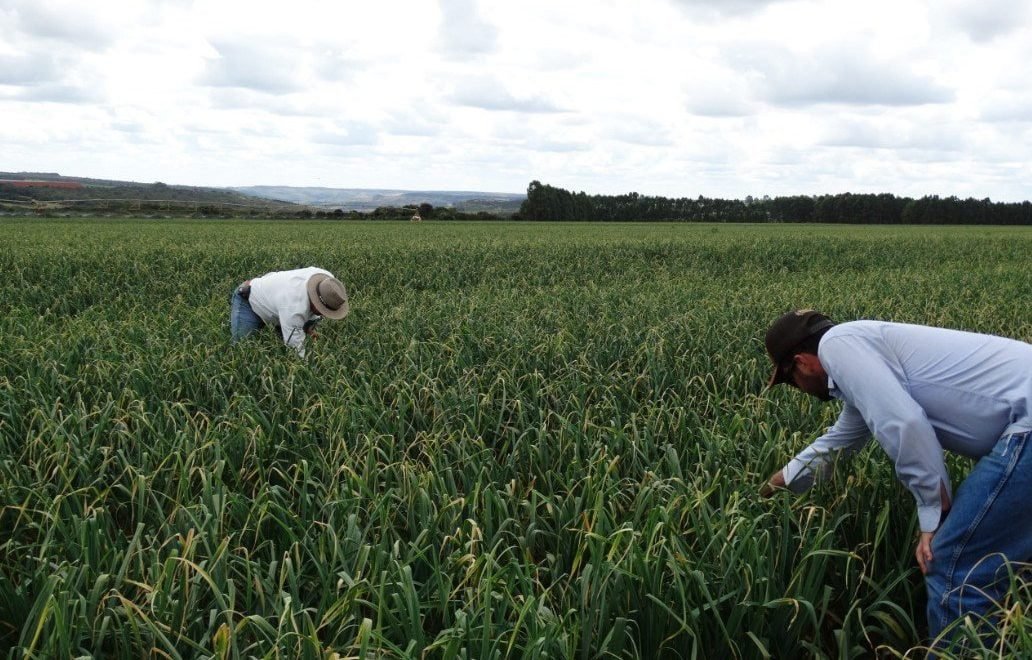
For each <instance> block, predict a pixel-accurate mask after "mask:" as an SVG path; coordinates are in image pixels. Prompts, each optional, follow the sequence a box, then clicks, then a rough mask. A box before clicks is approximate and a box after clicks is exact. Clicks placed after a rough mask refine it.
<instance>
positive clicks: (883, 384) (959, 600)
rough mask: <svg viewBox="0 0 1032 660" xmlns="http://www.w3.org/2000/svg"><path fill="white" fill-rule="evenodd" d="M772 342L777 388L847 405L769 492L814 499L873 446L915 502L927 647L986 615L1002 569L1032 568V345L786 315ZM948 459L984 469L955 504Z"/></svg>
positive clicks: (1002, 581) (1001, 586)
mask: <svg viewBox="0 0 1032 660" xmlns="http://www.w3.org/2000/svg"><path fill="white" fill-rule="evenodd" d="M766 345H767V353H768V355H769V356H770V359H771V361H772V362H773V363H774V373H773V374H772V375H771V378H770V383H769V384H770V385H775V384H777V383H787V384H789V385H792V386H794V387H796V388H798V389H800V390H802V391H803V392H805V393H807V394H810V395H812V396H815V397H817V398H818V399H820V400H822V401H829V400H831V399H833V398H834V399H839V400H841V401H842V402H843V406H842V412H841V413H840V414H839V417H838V420H837V421H836V422H835V424H834V426H832V427H831V428H829V429H828V430H827V431H826V432H825V433H824V435H822V436H820V437H819V438H817V439H816V440H815V441H814V442H813V443H812V444H811V445H810V446H809V447H807V448H806V449H804V450H803V451H802V452H801V453H800V454H799V455H798V456H796V457H795V458H793V459H792V460H791V461H789V463H788V465H786V466H785V467H784V468H783V469H782V470H779V471H778V472H775V473H774V474H773V475H772V476H771V478H770V481H769V482H768V484H767V485H766V486H765V487H764V489H763V491H762V493H763V494H764V495H769V494H770V493H772V492H773V490H774V489H776V488H778V487H782V486H787V487H788V488H789V489H791V490H793V491H795V492H802V491H804V490H806V489H807V488H809V487H810V485H811V484H812V483H813V479H814V476H815V474H817V473H820V472H824V471H826V470H828V469H830V467H831V461H833V460H834V458H835V453H836V452H837V451H839V450H845V452H846V453H853V452H855V451H856V450H858V449H859V448H860V447H862V446H863V445H864V444H866V443H867V441H868V440H869V439H870V438H871V436H872V435H873V436H874V437H875V438H876V439H877V441H878V444H880V445H881V447H882V449H884V450H885V453H886V454H888V455H889V458H891V459H892V462H893V464H894V465H895V468H896V475H897V476H898V477H899V479H900V481H901V482H903V484H904V485H905V486H906V487H907V488H908V489H909V490H910V492H911V493H912V494H913V495H914V498H915V499H916V500H917V514H918V520H919V523H920V527H921V536H920V538H919V540H918V543H917V549H916V556H917V562H918V565H919V566H920V567H921V572H922V573H923V574H924V575H925V584H926V586H927V589H928V626H929V629H930V633H931V636H932V637H933V638H935V637H937V636H938V634H939V633H940V632H941V631H942V630H943V628H945V627H946V626H947V625H949V624H950V623H951V622H952V621H954V620H955V619H957V618H959V617H961V616H963V615H964V614H969V613H970V614H975V615H979V614H984V613H985V612H986V611H987V610H988V609H989V608H990V607H991V604H992V602H991V600H990V599H995V598H997V597H998V596H1000V595H1001V594H1002V593H1003V591H1005V589H1006V586H1007V584H1008V581H1007V572H1006V570H1005V569H1004V568H1003V565H1004V560H1005V559H1006V560H1009V561H1018V562H1027V561H1029V560H1032V506H1029V501H1030V500H1032V447H1030V446H1029V445H1030V444H1032V440H1030V436H1032V345H1029V344H1026V343H1024V342H1020V341H1015V340H1013V339H1005V338H1002V337H994V336H990V335H981V334H974V333H970V332H960V331H957V330H945V329H941V328H930V327H926V326H918V325H906V324H900V323H886V322H881V321H853V322H849V323H842V324H838V325H836V324H835V323H833V322H832V321H831V320H830V319H828V318H827V317H826V316H824V315H822V314H820V313H818V312H815V311H812V310H802V311H795V312H789V313H787V314H785V315H783V316H781V317H780V318H779V319H778V320H777V321H775V322H774V324H773V325H772V326H771V327H770V329H769V330H768V331H767V336H766ZM943 450H949V451H953V452H957V453H959V454H962V455H964V456H968V457H970V458H974V459H978V463H977V464H976V465H975V467H974V468H973V469H972V470H971V473H970V474H969V475H968V477H967V479H965V480H964V482H963V483H962V484H961V485H960V488H959V489H958V490H957V493H956V496H955V497H954V496H952V494H951V487H950V479H949V475H948V474H947V472H946V466H945V463H944V461H943ZM947 514H949V515H947Z"/></svg>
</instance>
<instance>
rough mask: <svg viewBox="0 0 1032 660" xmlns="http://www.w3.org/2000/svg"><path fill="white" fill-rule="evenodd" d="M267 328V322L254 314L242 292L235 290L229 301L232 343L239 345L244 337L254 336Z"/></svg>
mask: <svg viewBox="0 0 1032 660" xmlns="http://www.w3.org/2000/svg"><path fill="white" fill-rule="evenodd" d="M264 327H265V321H262V319H261V317H259V316H258V315H257V314H255V313H254V310H253V309H251V303H249V302H247V301H246V300H244V298H243V296H241V295H240V292H239V291H237V290H235V289H234V291H233V295H232V296H231V297H230V299H229V334H230V337H231V339H230V341H232V343H234V344H235V343H237V342H238V341H240V340H241V339H243V338H244V337H246V336H248V335H252V334H254V333H256V332H258V331H259V330H261V329H262V328H264Z"/></svg>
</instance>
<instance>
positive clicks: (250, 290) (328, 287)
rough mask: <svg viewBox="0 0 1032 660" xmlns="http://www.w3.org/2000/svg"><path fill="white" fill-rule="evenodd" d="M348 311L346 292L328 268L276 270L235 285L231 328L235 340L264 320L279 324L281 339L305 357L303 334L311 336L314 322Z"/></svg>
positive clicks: (338, 315) (248, 332)
mask: <svg viewBox="0 0 1032 660" xmlns="http://www.w3.org/2000/svg"><path fill="white" fill-rule="evenodd" d="M348 311H349V307H348V292H347V290H346V289H345V288H344V285H343V284H341V282H340V281H339V280H338V279H337V278H335V277H334V276H333V274H332V273H330V272H329V271H327V270H323V269H322V268H315V267H309V268H298V269H296V270H282V271H276V272H271V273H266V274H265V275H262V276H261V277H256V278H254V279H251V280H248V281H246V282H244V283H243V284H241V285H240V286H238V287H237V288H236V290H235V291H234V292H233V296H232V298H231V302H230V332H231V335H232V341H233V342H234V343H236V342H237V341H239V340H240V339H242V338H244V337H246V336H248V335H251V334H253V333H255V332H258V331H259V330H261V329H262V328H263V327H265V325H266V324H268V325H273V326H278V327H279V329H280V334H281V335H282V336H283V343H285V344H286V345H287V346H290V347H291V348H293V349H294V350H296V351H297V353H298V355H300V356H301V357H304V356H305V337H307V336H314V334H315V333H314V328H315V324H316V323H318V322H319V321H320V320H321V319H323V318H328V319H342V318H344V317H345V316H347V315H348Z"/></svg>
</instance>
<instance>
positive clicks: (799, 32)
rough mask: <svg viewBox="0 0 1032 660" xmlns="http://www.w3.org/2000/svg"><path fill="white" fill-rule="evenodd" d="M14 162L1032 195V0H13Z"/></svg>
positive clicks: (1, 130)
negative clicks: (89, 0)
mask: <svg viewBox="0 0 1032 660" xmlns="http://www.w3.org/2000/svg"><path fill="white" fill-rule="evenodd" d="M0 171H8V172H11V171H15V172H22V171H25V172H59V173H61V174H64V175H67V176H83V177H95V178H108V179H121V180H130V181H140V182H154V181H162V182H165V183H168V184H183V185H200V186H248V185H285V186H327V187H336V188H391V189H401V190H478V191H490V192H512V193H521V192H525V191H526V189H527V185H528V184H529V183H530V181H532V180H538V181H541V182H542V183H546V184H551V185H553V186H558V187H562V188H566V189H568V190H574V191H580V190H583V191H585V192H588V193H589V194H621V193H626V192H632V191H633V192H639V193H641V194H647V195H664V196H669V197H698V196H699V195H702V196H705V197H727V198H744V197H746V196H747V195H751V196H753V197H762V196H763V195H770V196H772V197H773V196H778V195H796V194H800V195H821V194H837V193H843V192H852V193H882V192H888V193H893V194H896V195H905V196H911V197H920V196H924V195H942V196H948V195H957V196H959V197H962V198H963V197H975V198H978V199H982V198H985V197H989V198H991V199H993V200H994V201H1023V200H1028V199H1032V3H1030V2H1028V1H1027V0H935V1H933V0H885V1H883V0H864V1H863V2H851V1H847V0H801V1H795V0H724V1H723V2H715V1H707V0H636V1H633V2H632V1H627V0H625V1H615V0H521V1H520V2H498V1H497V0H496V1H494V2H491V1H488V0H436V1H435V0H418V1H417V0H411V1H398V0H375V1H373V2H369V1H362V2H358V1H345V0H338V1H330V0H323V1H316V0H289V1H288V2H285V1H284V0H276V1H275V2H266V1H265V0H247V1H239V2H238V1H236V0H219V1H201V0H198V1H190V0H150V1H143V0H136V1H133V0H103V1H98V2H83V1H75V2H71V1H65V0H0Z"/></svg>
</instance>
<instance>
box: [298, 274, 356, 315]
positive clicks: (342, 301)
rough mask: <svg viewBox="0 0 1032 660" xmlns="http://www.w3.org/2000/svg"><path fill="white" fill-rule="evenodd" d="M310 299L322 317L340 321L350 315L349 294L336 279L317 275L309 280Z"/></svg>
mask: <svg viewBox="0 0 1032 660" xmlns="http://www.w3.org/2000/svg"><path fill="white" fill-rule="evenodd" d="M308 299H309V300H310V301H311V302H312V307H315V310H316V311H317V312H319V314H320V315H321V316H324V317H326V318H328V319H334V320H340V319H342V318H344V317H345V316H347V315H348V312H349V311H351V309H350V308H349V307H348V292H347V289H345V288H344V285H343V284H342V283H341V282H340V280H338V279H337V278H335V277H330V276H329V275H326V274H325V273H316V274H315V275H312V276H311V277H309V278H308Z"/></svg>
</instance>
